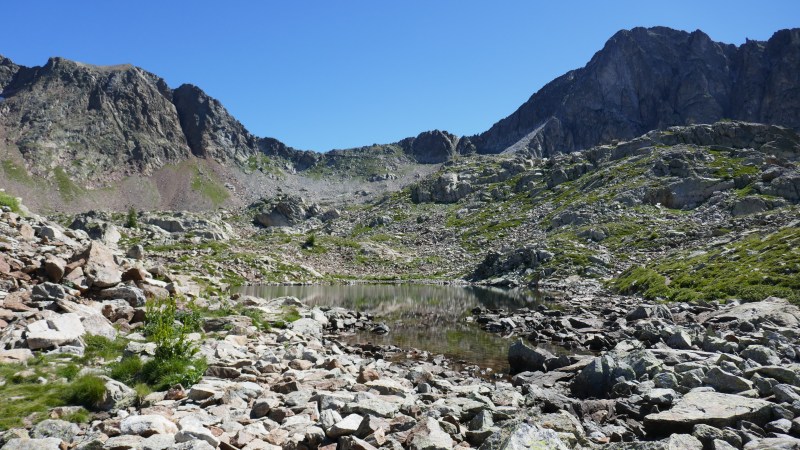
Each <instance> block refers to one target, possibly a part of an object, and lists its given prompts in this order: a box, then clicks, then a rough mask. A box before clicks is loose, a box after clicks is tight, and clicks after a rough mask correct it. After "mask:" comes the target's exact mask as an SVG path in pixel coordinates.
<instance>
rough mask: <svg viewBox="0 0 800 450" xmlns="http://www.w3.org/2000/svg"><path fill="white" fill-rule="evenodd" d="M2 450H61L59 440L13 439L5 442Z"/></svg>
mask: <svg viewBox="0 0 800 450" xmlns="http://www.w3.org/2000/svg"><path fill="white" fill-rule="evenodd" d="M2 450H61V439H58V438H42V439H22V438H14V439H11V440H9V441H8V442H6V445H4V446H3V449H2Z"/></svg>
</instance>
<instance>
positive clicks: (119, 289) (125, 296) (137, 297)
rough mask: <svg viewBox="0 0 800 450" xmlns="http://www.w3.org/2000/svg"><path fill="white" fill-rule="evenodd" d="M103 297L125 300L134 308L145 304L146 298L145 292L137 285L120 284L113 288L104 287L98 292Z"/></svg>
mask: <svg viewBox="0 0 800 450" xmlns="http://www.w3.org/2000/svg"><path fill="white" fill-rule="evenodd" d="M98 297H100V298H101V299H109V300H110V299H113V300H118V299H119V300H125V301H126V302H128V304H129V305H131V306H132V307H134V308H138V307H140V306H144V304H145V302H146V299H145V295H144V292H142V290H141V289H139V288H138V287H136V286H131V285H127V284H120V285H117V286H114V287H111V288H107V289H103V290H102V291H100V292H99V293H98Z"/></svg>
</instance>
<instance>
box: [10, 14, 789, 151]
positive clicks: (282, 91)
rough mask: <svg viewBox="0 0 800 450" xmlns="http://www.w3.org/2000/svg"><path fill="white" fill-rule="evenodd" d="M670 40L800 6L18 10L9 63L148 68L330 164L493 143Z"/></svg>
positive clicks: (736, 35) (730, 30) (745, 33)
mask: <svg viewBox="0 0 800 450" xmlns="http://www.w3.org/2000/svg"><path fill="white" fill-rule="evenodd" d="M654 25H664V26H670V27H673V28H678V29H684V30H687V31H693V30H695V29H701V30H703V31H705V32H706V33H708V34H709V35H710V36H711V38H712V39H714V40H717V41H723V42H728V43H734V44H741V43H743V42H744V41H745V38H750V39H757V40H766V39H768V38H769V37H770V36H771V35H772V33H773V32H774V31H776V30H778V29H781V28H791V27H798V26H800V2H798V1H796V0H794V1H774V2H753V1H748V2H745V1H738V0H733V1H731V0H728V1H697V0H695V1H670V2H651V1H642V0H639V1H616V2H611V1H585V2H573V1H566V0H561V1H547V2H544V1H533V0H529V1H510V0H509V1H481V2H478V1H471V0H447V1H445V0H441V1H440V0H420V1H416V0H407V1H397V2H388V1H380V0H372V1H360V0H358V1H356V0H353V1H344V0H342V1H331V0H327V1H301V0H295V1H281V2H278V1H250V2H245V1H236V0H232V1H224V2H222V1H217V2H212V1H205V0H195V1H191V2H189V1H186V2H178V1H163V0H161V1H150V0H137V1H131V2H117V1H107V0H106V1H88V0H84V1H75V2H67V1H63V0H59V1H50V0H38V1H35V2H33V1H30V2H22V1H16V2H7V3H6V4H4V5H3V8H2V12H0V54H2V55H4V56H6V57H9V58H11V59H12V60H14V61H15V62H17V63H19V64H24V65H29V66H30V65H42V64H44V63H45V62H46V60H47V58H48V57H50V56H63V57H66V58H69V59H74V60H77V61H81V62H86V63H91V64H100V65H107V64H119V63H132V64H135V65H137V66H140V67H142V68H144V69H146V70H149V71H151V72H154V73H156V74H157V75H159V76H161V77H163V78H164V79H165V80H166V81H167V83H169V85H170V86H172V87H177V86H179V85H180V84H182V83H192V84H195V85H197V86H199V87H201V88H202V89H203V90H205V91H206V92H208V93H209V94H210V95H212V96H214V97H216V98H218V99H219V100H220V101H222V103H223V104H224V105H225V106H226V107H227V108H228V110H229V111H230V112H231V113H232V114H233V115H234V116H236V117H237V118H238V119H239V120H240V121H242V123H243V124H244V125H245V126H246V127H247V128H248V129H249V130H250V131H251V132H253V133H254V134H256V135H258V136H271V137H275V138H278V139H280V140H282V141H284V142H285V143H287V144H288V145H291V146H294V147H297V148H302V149H313V150H320V151H325V150H329V149H332V148H347V147H354V146H362V145H369V144H372V143H388V142H394V141H397V140H399V139H402V138H404V137H407V136H413V135H416V134H417V133H419V132H421V131H424V130H429V129H435V128H436V129H445V130H448V131H450V132H453V133H455V134H459V135H471V134H475V133H479V132H481V131H484V130H486V129H488V128H489V127H490V126H491V125H492V124H493V123H494V122H496V121H497V120H499V119H501V118H502V117H504V116H506V115H508V114H510V113H511V112H513V111H514V110H515V109H516V108H517V107H518V106H519V105H521V104H522V103H523V102H524V101H525V100H527V99H528V97H530V95H531V94H533V93H534V92H535V91H536V90H538V89H539V88H541V87H542V86H543V85H544V84H545V83H547V82H548V81H550V80H552V79H553V78H555V77H557V76H559V75H561V74H563V73H564V72H566V71H568V70H571V69H574V68H578V67H582V66H583V65H585V64H586V62H588V60H589V59H590V58H591V56H592V55H593V54H594V53H595V52H596V51H598V50H599V49H600V48H602V46H603V44H604V43H605V41H606V40H607V39H608V38H609V37H611V35H613V34H614V33H615V32H616V31H618V30H620V29H623V28H632V27H635V26H654Z"/></svg>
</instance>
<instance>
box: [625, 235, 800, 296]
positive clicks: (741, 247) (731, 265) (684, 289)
mask: <svg viewBox="0 0 800 450" xmlns="http://www.w3.org/2000/svg"><path fill="white" fill-rule="evenodd" d="M611 285H612V287H613V288H614V289H615V290H616V291H617V292H619V293H622V294H638V295H642V296H643V297H645V298H648V299H665V300H675V301H691V300H698V299H700V300H726V299H741V300H744V301H760V300H763V299H764V298H766V297H769V296H777V297H782V298H786V299H788V300H791V301H795V302H798V301H800V228H796V227H793V228H785V229H783V230H780V231H778V232H775V233H772V234H766V235H762V234H758V233H754V234H751V235H749V236H747V237H745V238H743V239H741V240H739V241H736V242H733V243H730V244H728V245H727V246H725V247H724V248H718V249H714V250H711V251H709V252H706V253H696V254H693V255H685V254H678V255H672V256H668V257H666V258H664V260H662V261H661V262H656V263H654V264H651V265H649V266H647V267H634V268H631V269H629V270H627V271H625V272H624V273H623V274H622V275H620V276H619V277H618V278H617V279H615V280H614V281H613V282H612V284H611Z"/></svg>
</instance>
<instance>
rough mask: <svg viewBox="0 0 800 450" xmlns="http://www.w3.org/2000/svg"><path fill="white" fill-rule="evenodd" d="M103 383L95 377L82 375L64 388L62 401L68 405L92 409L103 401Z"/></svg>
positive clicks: (104, 391)
mask: <svg viewBox="0 0 800 450" xmlns="http://www.w3.org/2000/svg"><path fill="white" fill-rule="evenodd" d="M105 384H106V383H105V381H103V379H102V378H100V377H98V376H97V375H83V376H81V377H79V378H77V379H76V380H75V381H73V382H72V383H70V384H68V385H67V386H66V388H65V392H64V399H65V400H66V401H67V403H68V404H70V405H80V406H83V407H85V408H90V409H91V408H94V407H95V405H97V404H98V403H100V402H102V401H103V397H104V396H105V393H106V386H105Z"/></svg>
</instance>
